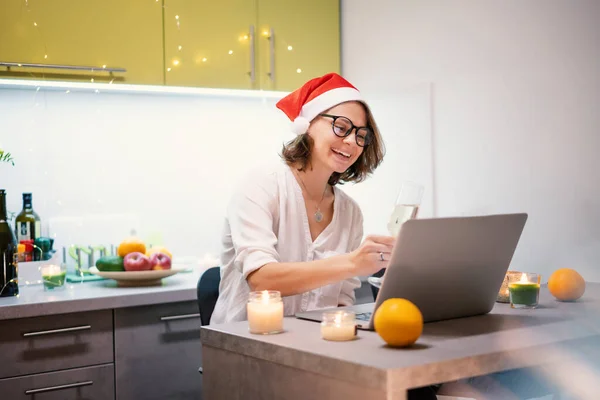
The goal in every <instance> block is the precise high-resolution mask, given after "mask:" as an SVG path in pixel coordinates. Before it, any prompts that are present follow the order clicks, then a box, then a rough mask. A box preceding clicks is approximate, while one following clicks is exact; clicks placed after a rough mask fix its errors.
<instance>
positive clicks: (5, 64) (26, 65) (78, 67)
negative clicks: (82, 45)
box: [0, 61, 127, 73]
mask: <svg viewBox="0 0 600 400" xmlns="http://www.w3.org/2000/svg"><path fill="white" fill-rule="evenodd" d="M0 67H6V68H8V69H9V70H10V68H11V67H20V68H48V69H65V70H72V71H90V72H110V73H113V72H127V70H126V69H125V68H118V67H116V68H112V67H106V66H104V65H103V66H101V67H88V66H83V65H59V64H32V63H18V62H7V61H0Z"/></svg>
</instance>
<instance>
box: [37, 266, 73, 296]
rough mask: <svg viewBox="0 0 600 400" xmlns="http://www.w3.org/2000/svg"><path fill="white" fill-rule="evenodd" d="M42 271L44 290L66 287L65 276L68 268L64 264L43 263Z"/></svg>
mask: <svg viewBox="0 0 600 400" xmlns="http://www.w3.org/2000/svg"><path fill="white" fill-rule="evenodd" d="M40 273H41V274H42V282H43V284H44V290H55V289H61V288H64V285H65V277H66V275H67V270H66V268H65V267H64V266H61V265H54V264H48V265H42V266H41V267H40Z"/></svg>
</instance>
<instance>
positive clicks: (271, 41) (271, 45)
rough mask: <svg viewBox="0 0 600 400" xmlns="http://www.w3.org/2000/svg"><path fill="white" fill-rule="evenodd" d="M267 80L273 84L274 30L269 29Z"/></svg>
mask: <svg viewBox="0 0 600 400" xmlns="http://www.w3.org/2000/svg"><path fill="white" fill-rule="evenodd" d="M267 39H268V40H269V72H267V75H269V79H270V80H271V82H275V29H273V28H271V31H270V32H269V37H268V38H267Z"/></svg>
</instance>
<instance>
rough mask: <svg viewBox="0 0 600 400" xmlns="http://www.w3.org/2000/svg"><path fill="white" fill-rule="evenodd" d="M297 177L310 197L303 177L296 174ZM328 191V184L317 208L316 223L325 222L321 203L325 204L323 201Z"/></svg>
mask: <svg viewBox="0 0 600 400" xmlns="http://www.w3.org/2000/svg"><path fill="white" fill-rule="evenodd" d="M296 175H298V178H299V179H300V183H302V187H304V190H306V193H307V194H308V195H309V196H310V193H309V191H308V189H307V188H306V185H305V184H304V181H303V180H302V177H301V176H300V174H299V173H296ZM326 191H327V184H325V189H324V190H323V195H322V196H321V200H320V201H319V203H318V204H317V207H316V208H317V211H315V214H314V216H315V221H317V222H321V221H323V213H322V212H321V203H322V202H323V199H324V198H325V192H326Z"/></svg>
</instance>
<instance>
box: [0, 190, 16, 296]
mask: <svg viewBox="0 0 600 400" xmlns="http://www.w3.org/2000/svg"><path fill="white" fill-rule="evenodd" d="M18 268H19V267H18V258H17V241H16V240H15V235H14V233H13V230H12V229H11V227H10V224H9V223H8V217H7V212H6V192H5V191H4V189H0V297H8V296H16V295H18V294H19V280H18Z"/></svg>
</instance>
